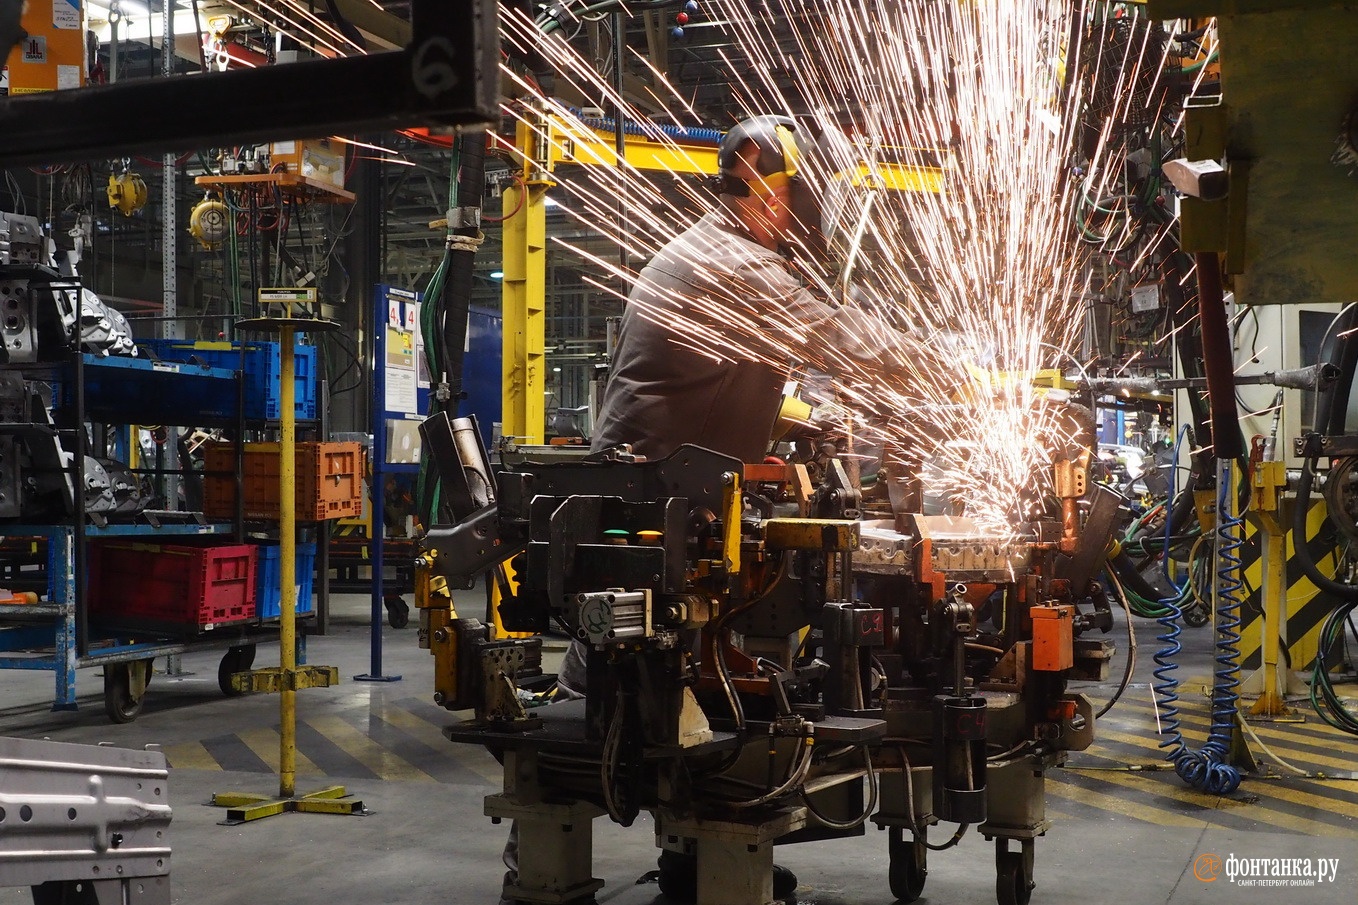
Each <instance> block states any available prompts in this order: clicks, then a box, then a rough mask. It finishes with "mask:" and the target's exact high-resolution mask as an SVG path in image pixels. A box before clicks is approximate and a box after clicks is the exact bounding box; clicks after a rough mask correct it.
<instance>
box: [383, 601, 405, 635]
mask: <svg viewBox="0 0 1358 905" xmlns="http://www.w3.org/2000/svg"><path fill="white" fill-rule="evenodd" d="M382 603H383V605H384V606H386V608H387V624H388V625H390V626H391V627H392V628H405V627H406V626H407V625H409V624H410V605H409V604H408V603H406V602H405V601H404V600H402V599H401V598H400V597H398V596H396V595H395V594H389V595H387V596H386V597H384V598H383V599H382Z"/></svg>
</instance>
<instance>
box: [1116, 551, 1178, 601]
mask: <svg viewBox="0 0 1358 905" xmlns="http://www.w3.org/2000/svg"><path fill="white" fill-rule="evenodd" d="M1108 565H1109V566H1110V567H1112V569H1113V571H1114V572H1115V573H1117V577H1118V581H1120V582H1122V586H1123V587H1124V588H1126V589H1127V590H1129V591H1131V592H1132V593H1133V594H1136V595H1137V596H1138V597H1141V598H1143V599H1145V600H1160V599H1161V598H1163V597H1164V596H1165V592H1164V591H1161V590H1159V589H1157V588H1155V587H1152V585H1151V583H1150V582H1149V581H1147V580H1146V577H1145V576H1144V575H1142V574H1141V573H1140V572H1138V571H1137V568H1136V563H1134V562H1132V558H1131V557H1130V556H1128V555H1127V553H1126V551H1123V550H1119V551H1118V555H1117V556H1114V557H1113V558H1112V559H1110V560H1108Z"/></svg>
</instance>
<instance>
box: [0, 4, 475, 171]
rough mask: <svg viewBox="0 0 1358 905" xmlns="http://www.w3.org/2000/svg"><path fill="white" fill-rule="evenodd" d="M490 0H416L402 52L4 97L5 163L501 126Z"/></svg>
mask: <svg viewBox="0 0 1358 905" xmlns="http://www.w3.org/2000/svg"><path fill="white" fill-rule="evenodd" d="M498 72H499V39H498V34H497V19H496V0H461V2H456V3H452V2H448V0H414V2H412V4H411V41H410V44H409V46H407V47H406V48H405V49H404V50H401V51H393V52H390V53H380V54H373V55H370V56H357V57H344V58H341V59H337V60H309V61H305V62H300V63H289V64H286V65H280V66H268V67H262V68H259V69H245V70H240V71H234V72H211V73H205V74H201V75H191V76H174V77H171V78H161V79H142V80H136V81H127V82H120V83H117V84H113V85H95V86H91V87H88V88H71V89H66V90H63V91H53V92H48V93H44V94H30V95H21V96H18V97H10V98H8V99H5V100H0V135H3V136H4V139H3V141H0V166H16V165H25V164H28V165H32V164H50V163H60V162H64V161H72V160H86V159H90V158H99V157H121V156H124V155H129V154H139V153H140V154H145V153H157V152H178V151H187V150H192V149H195V148H206V147H215V146H221V145H235V144H248V143H253V142H263V141H269V140H271V139H293V138H320V137H324V136H326V135H332V134H335V133H341V134H343V133H360V132H380V131H387V130H391V129H403V128H410V127H413V126H431V127H450V128H478V127H484V126H486V125H488V124H490V123H493V122H495V121H496V119H497V116H498V112H497V111H498V91H499V75H498Z"/></svg>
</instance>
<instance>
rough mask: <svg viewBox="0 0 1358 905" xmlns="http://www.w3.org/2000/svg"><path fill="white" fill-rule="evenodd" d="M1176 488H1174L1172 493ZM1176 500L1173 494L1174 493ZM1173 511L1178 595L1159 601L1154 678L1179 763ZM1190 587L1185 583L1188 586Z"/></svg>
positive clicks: (1171, 753)
mask: <svg viewBox="0 0 1358 905" xmlns="http://www.w3.org/2000/svg"><path fill="white" fill-rule="evenodd" d="M1187 435H1188V425H1187V424H1185V425H1183V426H1182V427H1180V428H1179V433H1178V435H1177V436H1176V437H1175V438H1174V458H1173V459H1171V460H1170V461H1171V462H1178V461H1179V447H1180V445H1181V444H1182V443H1183V441H1184V438H1185V437H1186V436H1187ZM1172 490H1173V488H1171V491H1172ZM1171 497H1172V494H1171ZM1171 508H1172V506H1171V505H1170V503H1169V501H1168V500H1167V501H1166V505H1165V522H1166V525H1165V528H1166V531H1165V548H1164V552H1163V553H1162V554H1161V556H1163V557H1164V559H1163V562H1162V567H1163V569H1164V576H1165V578H1166V580H1167V581H1169V584H1170V586H1171V587H1172V588H1174V590H1175V593H1173V594H1170V595H1169V596H1168V597H1165V598H1163V599H1161V600H1160V601H1159V603H1160V606H1162V607H1163V608H1164V610H1165V611H1164V613H1163V614H1162V615H1161V616H1160V617H1159V618H1157V619H1156V620H1155V621H1156V622H1158V623H1160V626H1161V627H1162V628H1163V629H1164V632H1163V633H1162V634H1160V635H1157V636H1156V639H1155V640H1157V641H1159V642H1160V643H1161V644H1163V645H1165V646H1164V647H1162V648H1160V649H1159V650H1158V651H1156V652H1155V669H1154V671H1153V672H1152V675H1154V676H1155V683H1154V685H1152V686H1151V687H1152V689H1153V690H1154V692H1155V708H1156V714H1157V721H1158V722H1159V725H1160V745H1159V747H1160V748H1161V749H1162V750H1163V749H1165V748H1168V749H1169V750H1168V751H1167V752H1165V759H1166V760H1171V761H1175V760H1177V759H1178V757H1179V755H1181V754H1183V753H1184V751H1185V750H1186V747H1187V746H1185V745H1184V737H1183V733H1182V732H1180V731H1179V708H1178V706H1177V704H1178V702H1179V680H1178V679H1177V678H1175V677H1174V670H1176V669H1178V668H1179V663H1178V659H1177V658H1178V656H1179V651H1181V650H1183V645H1181V644H1180V643H1179V635H1180V634H1182V633H1183V628H1182V627H1181V626H1180V625H1179V619H1180V617H1182V616H1183V610H1182V609H1180V607H1179V602H1180V601H1181V600H1182V599H1183V587H1180V586H1179V584H1178V582H1176V581H1175V580H1174V576H1173V575H1172V574H1171V573H1170V569H1169V525H1168V522H1169V521H1170V516H1169V511H1170V509H1171ZM1186 586H1187V582H1185V584H1184V587H1186Z"/></svg>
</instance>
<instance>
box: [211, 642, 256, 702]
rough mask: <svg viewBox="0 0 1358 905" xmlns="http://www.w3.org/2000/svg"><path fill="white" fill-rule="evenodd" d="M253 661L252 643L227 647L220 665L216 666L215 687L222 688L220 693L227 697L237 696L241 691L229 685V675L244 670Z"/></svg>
mask: <svg viewBox="0 0 1358 905" xmlns="http://www.w3.org/2000/svg"><path fill="white" fill-rule="evenodd" d="M254 662H255V646H254V645H253V644H241V645H237V646H236V647H229V648H227V649H226V653H225V654H223V655H222V662H221V665H220V666H218V667H217V687H218V688H220V689H221V690H222V694H224V695H226V696H227V697H228V698H234V697H239V696H240V695H242V694H244V693H245V692H243V691H237V690H236V689H234V688H232V687H231V675H232V674H233V673H238V672H245V671H246V670H247V669H249V668H250V667H251V666H252V665H253V664H254Z"/></svg>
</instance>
